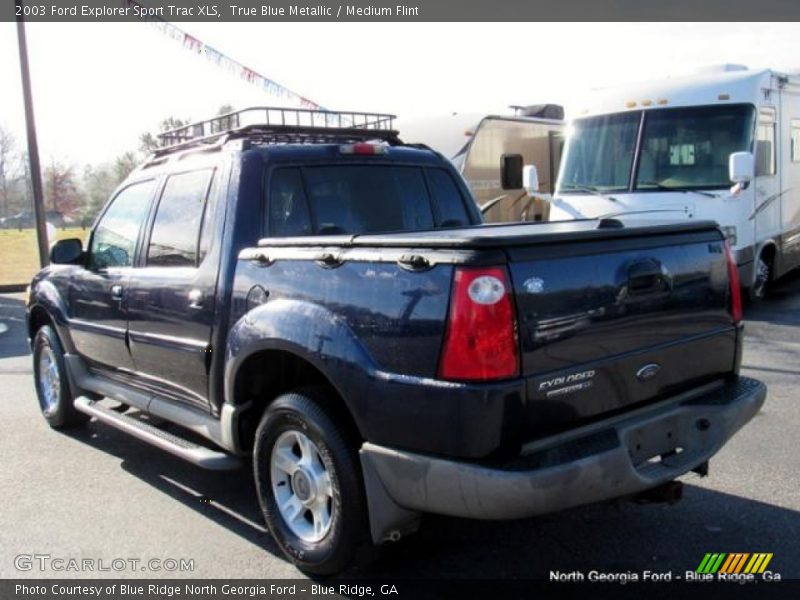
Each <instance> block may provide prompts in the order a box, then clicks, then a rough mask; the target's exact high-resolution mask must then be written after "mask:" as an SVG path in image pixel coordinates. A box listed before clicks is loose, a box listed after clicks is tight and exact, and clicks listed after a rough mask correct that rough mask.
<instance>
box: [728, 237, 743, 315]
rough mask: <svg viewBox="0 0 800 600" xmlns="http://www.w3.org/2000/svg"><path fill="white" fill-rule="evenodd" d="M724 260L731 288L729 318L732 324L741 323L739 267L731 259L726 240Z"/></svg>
mask: <svg viewBox="0 0 800 600" xmlns="http://www.w3.org/2000/svg"><path fill="white" fill-rule="evenodd" d="M725 260H726V262H727V263H728V280H729V281H730V286H731V317H733V322H734V323H741V321H742V315H743V313H742V286H741V282H740V281H739V267H737V266H736V260H735V259H734V258H733V250H731V245H730V243H729V242H728V240H725Z"/></svg>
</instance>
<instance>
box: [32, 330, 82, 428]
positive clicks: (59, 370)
mask: <svg viewBox="0 0 800 600" xmlns="http://www.w3.org/2000/svg"><path fill="white" fill-rule="evenodd" d="M33 377H34V381H35V383H36V395H37V396H38V398H39V408H40V409H41V411H42V416H43V417H44V418H45V420H46V421H47V423H48V424H49V425H50V427H52V428H54V429H61V428H64V427H74V426H76V425H82V424H84V423H86V422H87V421H88V420H89V416H88V415H85V414H83V413H81V412H78V411H77V410H76V409H75V406H74V404H73V401H74V398H73V397H72V390H71V388H70V385H69V378H68V377H67V369H66V366H65V364H64V351H63V349H62V348H61V342H60V341H59V339H58V335H57V334H56V332H55V330H54V329H53V328H52V327H50V326H49V325H45V326H43V327H41V328H39V330H38V331H37V332H36V336H35V337H34V341H33Z"/></svg>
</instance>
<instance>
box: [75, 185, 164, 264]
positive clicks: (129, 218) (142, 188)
mask: <svg viewBox="0 0 800 600" xmlns="http://www.w3.org/2000/svg"><path fill="white" fill-rule="evenodd" d="M154 188H155V181H154V180H150V181H143V182H141V183H134V184H133V185H130V186H128V187H126V188H125V189H123V190H122V191H121V192H120V193H119V194H117V196H116V197H115V198H114V199H113V200H112V201H111V205H110V206H109V207H108V209H107V210H106V212H105V213H104V214H103V216H102V217H101V219H100V221H99V222H98V223H97V227H95V230H94V234H93V235H92V244H91V247H90V248H89V257H90V258H89V261H90V264H89V266H90V268H92V269H106V268H109V267H130V266H131V265H132V264H133V254H134V252H135V250H136V238H137V237H138V236H139V229H140V228H141V225H142V221H144V218H145V215H146V214H147V208H148V206H149V204H150V200H151V198H152V197H153V190H154Z"/></svg>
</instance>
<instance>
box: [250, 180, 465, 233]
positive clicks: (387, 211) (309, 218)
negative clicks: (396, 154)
mask: <svg viewBox="0 0 800 600" xmlns="http://www.w3.org/2000/svg"><path fill="white" fill-rule="evenodd" d="M428 171H429V174H428V175H427V176H426V174H425V172H424V170H423V168H422V167H416V166H391V165H344V166H342V165H336V166H333V165H330V166H329V165H320V166H305V167H291V168H280V169H276V170H275V171H274V172H273V173H272V177H271V180H270V184H269V194H268V198H267V205H268V210H267V211H266V214H267V221H268V222H267V226H266V228H265V229H266V231H268V232H269V235H270V236H275V237H281V236H298V235H344V234H346V235H357V234H365V233H381V232H391V231H421V230H425V229H434V228H436V227H442V226H445V227H446V226H456V225H465V224H469V222H470V217H469V214H468V213H467V210H466V208H465V205H464V200H463V197H462V196H461V193H460V191H459V190H458V187H457V186H456V185H455V183H454V182H453V180H452V178H451V177H450V176H449V175H448V174H447V172H446V171H444V170H442V169H429V170H428ZM442 176H443V177H444V178H442Z"/></svg>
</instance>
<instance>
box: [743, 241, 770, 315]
mask: <svg viewBox="0 0 800 600" xmlns="http://www.w3.org/2000/svg"><path fill="white" fill-rule="evenodd" d="M754 269H755V270H756V272H755V277H754V280H753V283H752V284H751V285H750V287H749V288H748V290H747V296H748V298H749V300H750V302H754V303H755V302H761V301H762V300H763V299H764V298H765V297H766V296H767V292H768V291H769V284H770V282H771V281H772V261H771V260H769V258H766V257H765V256H764V254H763V253H762V254H761V255H759V257H758V259H756V263H755V265H754Z"/></svg>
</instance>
